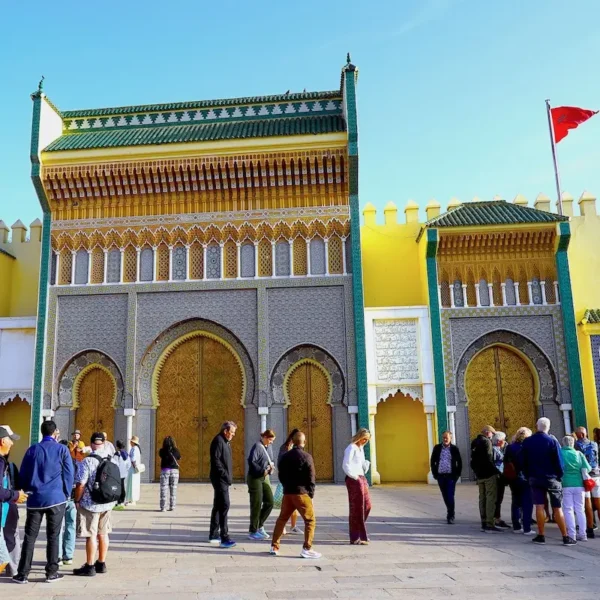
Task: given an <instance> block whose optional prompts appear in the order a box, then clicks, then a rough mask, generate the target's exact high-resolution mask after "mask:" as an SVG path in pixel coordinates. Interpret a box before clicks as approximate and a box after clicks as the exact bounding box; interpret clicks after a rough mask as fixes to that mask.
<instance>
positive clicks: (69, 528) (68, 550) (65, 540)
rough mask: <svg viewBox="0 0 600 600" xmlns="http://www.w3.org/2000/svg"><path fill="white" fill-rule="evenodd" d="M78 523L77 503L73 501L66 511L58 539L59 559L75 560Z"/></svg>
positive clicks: (70, 501)
mask: <svg viewBox="0 0 600 600" xmlns="http://www.w3.org/2000/svg"><path fill="white" fill-rule="evenodd" d="M76 522H77V509H76V508H75V502H74V501H73V500H69V501H68V502H67V507H66V510H65V518H64V520H63V523H62V526H61V529H60V536H59V538H58V554H59V558H63V559H72V558H73V554H74V553H75V535H76V531H75V524H76Z"/></svg>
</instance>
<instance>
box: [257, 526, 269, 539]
mask: <svg viewBox="0 0 600 600" xmlns="http://www.w3.org/2000/svg"><path fill="white" fill-rule="evenodd" d="M258 533H260V535H262V538H263V540H270V539H271V536H270V535H269V534H268V533H267V532H266V530H265V528H264V527H261V528H260V529H259V530H258Z"/></svg>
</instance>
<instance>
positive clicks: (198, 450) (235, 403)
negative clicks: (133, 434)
mask: <svg viewBox="0 0 600 600" xmlns="http://www.w3.org/2000/svg"><path fill="white" fill-rule="evenodd" d="M242 393H243V379H242V372H241V370H240V366H239V364H238V362H237V360H236V359H235V357H234V356H233V354H232V353H231V351H230V350H229V348H227V347H226V346H224V345H223V344H221V343H220V342H218V341H217V340H214V339H212V338H209V337H205V336H200V335H199V336H197V337H194V338H191V339H189V340H187V341H185V342H183V343H182V344H180V345H179V346H177V347H176V348H175V350H173V352H172V353H171V354H170V355H169V356H168V358H167V360H166V361H165V364H164V366H163V368H162V370H161V372H160V377H159V381H158V401H159V407H158V409H157V411H156V412H157V414H156V453H157V456H156V469H155V475H156V478H157V479H158V477H159V476H160V460H159V458H158V450H159V449H160V448H161V447H162V442H163V440H164V438H165V437H167V436H169V435H170V436H172V437H174V438H175V441H176V443H177V446H178V447H179V450H180V452H181V461H180V465H179V466H180V474H181V477H182V479H188V480H195V481H198V480H206V479H208V477H209V473H210V443H211V441H212V440H213V438H214V437H215V435H217V434H218V433H219V430H220V427H221V425H222V424H223V422H225V421H235V422H236V424H237V426H238V429H237V432H236V436H235V438H234V439H233V441H232V443H231V446H232V453H233V476H234V478H235V479H243V478H244V408H243V407H242V405H241V399H242Z"/></svg>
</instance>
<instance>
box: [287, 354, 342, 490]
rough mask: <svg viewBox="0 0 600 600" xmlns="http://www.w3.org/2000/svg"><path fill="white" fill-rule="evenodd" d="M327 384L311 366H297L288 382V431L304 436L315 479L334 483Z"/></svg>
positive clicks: (316, 368)
mask: <svg viewBox="0 0 600 600" xmlns="http://www.w3.org/2000/svg"><path fill="white" fill-rule="evenodd" d="M329 391H330V390H329V381H328V380H327V377H326V376H325V373H323V371H322V370H321V369H320V368H319V367H317V366H316V365H314V364H312V363H304V364H302V365H300V366H299V367H297V368H296V369H295V370H294V371H293V372H292V374H291V375H290V378H289V381H288V395H289V402H290V404H289V406H288V431H291V430H292V429H294V428H298V429H300V430H301V431H303V432H304V434H305V435H306V447H305V450H306V451H307V452H308V453H309V454H311V455H312V457H313V460H314V462H315V470H316V475H317V480H319V481H332V480H333V436H332V422H331V421H332V415H331V406H330V405H329V404H328V403H327V400H328V399H329Z"/></svg>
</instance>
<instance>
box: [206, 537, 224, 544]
mask: <svg viewBox="0 0 600 600" xmlns="http://www.w3.org/2000/svg"><path fill="white" fill-rule="evenodd" d="M208 543H209V544H220V543H221V538H212V539H210V540H208Z"/></svg>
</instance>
